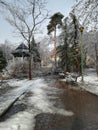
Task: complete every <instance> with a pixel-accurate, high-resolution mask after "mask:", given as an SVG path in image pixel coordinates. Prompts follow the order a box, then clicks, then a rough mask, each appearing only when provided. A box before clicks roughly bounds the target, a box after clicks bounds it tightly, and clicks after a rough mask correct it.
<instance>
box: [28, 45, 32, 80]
mask: <svg viewBox="0 0 98 130" xmlns="http://www.w3.org/2000/svg"><path fill="white" fill-rule="evenodd" d="M29 53H30V57H29V80H31V79H32V74H31V47H30V43H29Z"/></svg>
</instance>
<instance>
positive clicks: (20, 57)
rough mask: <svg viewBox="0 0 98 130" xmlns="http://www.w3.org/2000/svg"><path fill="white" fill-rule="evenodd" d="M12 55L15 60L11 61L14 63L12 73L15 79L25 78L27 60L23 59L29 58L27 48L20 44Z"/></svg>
mask: <svg viewBox="0 0 98 130" xmlns="http://www.w3.org/2000/svg"><path fill="white" fill-rule="evenodd" d="M12 55H13V57H14V58H15V59H13V61H14V65H15V68H14V71H13V75H14V76H17V77H23V76H25V77H27V74H28V67H27V66H28V64H27V61H28V60H26V59H25V60H24V58H25V57H26V58H28V57H30V53H29V48H28V47H27V46H26V45H25V44H24V43H21V44H20V45H19V46H18V47H17V48H16V49H15V50H14V51H13V52H12Z"/></svg>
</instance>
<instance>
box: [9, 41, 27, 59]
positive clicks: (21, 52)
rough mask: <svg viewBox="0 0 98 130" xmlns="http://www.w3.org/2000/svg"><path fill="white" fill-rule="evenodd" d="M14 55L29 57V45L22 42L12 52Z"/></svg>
mask: <svg viewBox="0 0 98 130" xmlns="http://www.w3.org/2000/svg"><path fill="white" fill-rule="evenodd" d="M12 54H13V56H14V57H29V56H30V53H29V49H28V47H27V46H26V45H25V44H24V43H21V44H20V45H19V46H18V47H17V48H16V49H15V50H14V51H13V52H12Z"/></svg>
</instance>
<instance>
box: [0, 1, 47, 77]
mask: <svg viewBox="0 0 98 130" xmlns="http://www.w3.org/2000/svg"><path fill="white" fill-rule="evenodd" d="M0 5H2V7H3V9H4V10H5V11H6V14H7V15H6V20H7V21H8V22H9V23H10V24H11V25H12V26H13V27H15V29H16V31H17V32H18V34H20V36H22V38H23V39H24V40H25V41H26V42H27V43H28V47H29V52H30V54H31V47H30V43H31V41H32V38H33V37H34V34H35V33H38V32H39V31H40V30H39V28H40V26H41V24H42V22H44V21H45V20H46V19H47V17H48V11H47V10H46V9H45V7H46V0H24V1H23V0H13V1H11V2H8V0H5V1H2V0H0ZM31 78H32V76H31V57H30V58H29V79H31Z"/></svg>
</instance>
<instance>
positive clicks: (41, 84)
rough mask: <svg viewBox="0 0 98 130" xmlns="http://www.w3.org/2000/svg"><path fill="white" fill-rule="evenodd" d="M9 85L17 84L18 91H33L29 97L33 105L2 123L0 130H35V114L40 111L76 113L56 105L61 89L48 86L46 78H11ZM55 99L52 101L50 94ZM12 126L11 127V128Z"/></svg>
mask: <svg viewBox="0 0 98 130" xmlns="http://www.w3.org/2000/svg"><path fill="white" fill-rule="evenodd" d="M8 83H9V85H11V86H13V85H15V86H17V87H18V88H16V91H17V92H18V91H19V92H20V91H23V90H24V89H25V90H26V89H27V90H28V91H32V93H33V94H32V96H30V97H28V104H31V105H32V106H33V107H32V108H30V110H25V111H24V112H19V113H17V114H15V115H13V116H12V117H11V118H10V119H8V120H6V121H5V122H1V123H0V130H33V128H34V124H35V118H34V117H35V116H36V115H37V114H40V113H53V114H54V113H57V114H61V115H64V116H72V115H73V114H74V113H73V112H71V111H67V110H65V109H63V107H62V106H61V107H60V108H59V107H58V106H56V107H55V106H54V103H55V100H54V99H55V98H57V95H56V93H58V92H59V91H60V90H59V89H58V88H54V87H51V86H48V84H47V83H46V82H45V80H44V79H40V78H39V79H33V80H10V81H9V82H8ZM49 94H51V97H53V100H51V101H50V96H49ZM9 128H10V129H9Z"/></svg>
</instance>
